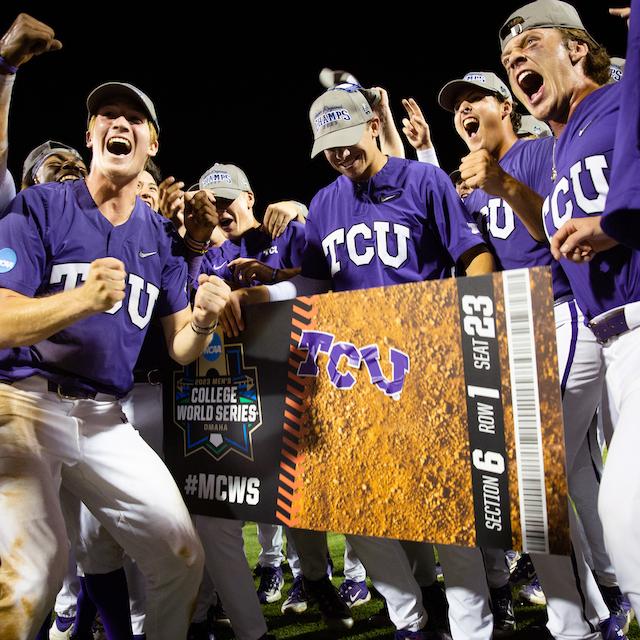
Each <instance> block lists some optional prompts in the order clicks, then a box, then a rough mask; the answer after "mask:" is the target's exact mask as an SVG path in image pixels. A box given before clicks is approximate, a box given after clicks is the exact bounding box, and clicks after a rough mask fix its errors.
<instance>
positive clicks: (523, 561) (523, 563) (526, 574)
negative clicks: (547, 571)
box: [509, 553, 536, 587]
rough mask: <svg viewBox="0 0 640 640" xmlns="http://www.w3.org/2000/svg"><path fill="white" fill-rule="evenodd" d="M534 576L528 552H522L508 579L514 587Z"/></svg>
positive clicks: (529, 580)
mask: <svg viewBox="0 0 640 640" xmlns="http://www.w3.org/2000/svg"><path fill="white" fill-rule="evenodd" d="M535 577H536V570H535V567H534V566H533V563H532V562H531V558H529V554H527V553H524V554H522V555H521V556H520V557H519V558H518V559H517V560H516V565H515V568H514V570H513V571H511V577H510V578H509V581H510V582H511V584H512V585H513V586H514V587H518V586H520V585H522V584H525V583H527V582H531V580H533V579H534V578H535Z"/></svg>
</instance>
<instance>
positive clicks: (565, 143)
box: [0, 0, 640, 640]
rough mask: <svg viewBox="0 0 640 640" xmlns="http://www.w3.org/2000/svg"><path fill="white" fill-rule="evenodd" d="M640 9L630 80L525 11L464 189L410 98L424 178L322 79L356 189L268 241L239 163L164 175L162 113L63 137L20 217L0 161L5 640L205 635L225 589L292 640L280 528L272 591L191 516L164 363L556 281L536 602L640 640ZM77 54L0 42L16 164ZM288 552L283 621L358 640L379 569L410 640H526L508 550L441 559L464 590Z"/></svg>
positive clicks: (392, 562) (0, 114) (548, 8)
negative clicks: (266, 326)
mask: <svg viewBox="0 0 640 640" xmlns="http://www.w3.org/2000/svg"><path fill="white" fill-rule="evenodd" d="M637 4H638V0H633V3H632V7H631V9H630V10H626V9H620V10H615V11H613V13H615V14H616V15H619V16H621V17H628V16H629V14H630V13H631V14H633V15H632V19H631V21H630V27H629V28H630V32H629V45H628V53H627V60H626V68H625V72H624V76H623V78H622V80H621V81H620V82H616V81H614V80H619V79H620V78H619V69H618V70H616V69H615V68H614V70H613V71H612V67H611V61H610V59H609V56H608V54H607V53H606V51H605V49H604V48H603V47H602V46H601V45H599V44H598V43H597V42H595V41H594V40H593V38H592V37H591V36H590V35H589V33H588V32H587V30H586V29H585V27H584V25H583V24H582V21H581V19H580V17H579V15H578V13H577V12H576V10H575V9H574V7H573V6H572V5H570V4H568V3H565V2H561V1H559V0H536V1H535V2H532V3H529V4H526V5H525V6H523V7H521V8H520V9H518V10H517V11H514V12H513V13H512V14H511V15H510V16H509V17H508V18H507V20H506V21H505V22H504V24H503V25H502V28H501V29H500V31H499V36H500V43H501V64H502V68H503V71H504V73H505V74H506V76H507V77H508V81H509V85H510V87H511V89H509V87H508V86H507V85H506V84H505V83H504V82H502V80H500V78H499V77H498V75H496V74H495V73H493V72H487V71H469V72H468V73H466V75H465V76H464V77H463V78H461V79H456V80H452V81H451V82H449V83H447V84H446V85H445V86H444V87H443V88H442V89H441V90H440V93H439V96H438V101H439V103H440V105H441V106H442V108H444V109H446V110H448V111H450V112H451V113H452V114H453V119H454V126H455V129H456V132H457V133H458V135H459V136H460V138H461V139H462V140H463V141H464V142H465V144H466V145H467V147H468V149H469V153H468V155H466V156H465V157H464V158H462V160H461V163H460V166H459V168H458V169H457V171H456V172H455V173H454V174H452V175H451V176H447V175H446V174H445V173H444V172H443V171H441V170H440V168H439V167H438V161H437V156H436V153H435V149H434V148H433V145H432V143H431V137H430V131H429V126H428V124H427V123H426V121H425V119H424V116H423V114H422V112H421V110H420V107H419V106H418V105H417V103H416V102H415V101H414V100H412V99H409V100H403V106H404V108H405V110H406V112H407V115H406V118H405V119H403V132H404V135H405V137H406V139H407V140H408V142H409V143H410V145H411V146H412V147H413V148H415V149H416V151H417V156H418V161H413V160H408V159H405V158H404V147H403V142H402V139H401V137H400V135H399V133H398V131H397V130H396V129H395V126H394V124H393V116H392V114H391V111H390V106H389V99H388V96H387V94H386V92H385V91H384V90H383V89H380V88H374V89H363V88H362V87H360V86H359V85H358V84H357V82H356V81H355V79H354V78H353V77H345V74H337V77H336V74H331V73H330V72H329V71H328V70H326V71H325V72H323V74H322V75H321V79H322V80H323V82H324V84H325V86H326V87H327V90H326V91H325V92H324V93H323V94H322V95H320V96H319V97H318V98H317V99H316V100H315V101H314V102H313V104H312V106H311V108H310V112H309V117H310V122H311V127H312V131H313V137H314V143H313V148H312V152H311V155H312V157H313V156H316V155H318V154H320V153H323V154H324V155H325V157H326V159H327V161H328V162H329V164H330V165H331V166H332V167H333V168H334V169H335V170H336V171H337V173H338V174H339V177H338V178H337V179H336V180H335V181H333V182H332V183H331V184H330V185H328V186H327V187H325V188H323V189H321V190H320V191H319V192H318V193H317V194H316V196H315V197H314V198H313V200H312V201H311V203H310V205H309V209H308V212H307V208H306V207H305V206H304V205H302V204H301V203H297V202H293V201H283V202H279V203H275V204H271V205H269V206H268V207H267V209H266V211H265V213H264V215H263V217H262V220H260V219H259V216H256V215H255V214H254V201H255V196H254V193H253V191H252V189H251V186H250V182H249V180H248V178H247V176H246V175H245V173H244V172H243V171H242V170H241V169H240V168H239V167H238V166H236V165H233V164H219V163H216V164H214V165H213V166H212V167H211V168H210V169H208V170H207V171H206V172H205V173H204V174H203V175H202V177H201V178H200V180H199V181H198V183H197V184H196V185H194V186H193V187H192V188H191V189H188V190H186V191H185V190H184V186H185V185H184V183H182V182H179V181H176V180H175V179H174V178H173V177H169V178H167V179H165V180H161V178H160V176H159V174H158V169H157V167H156V166H155V165H154V163H153V161H152V158H153V156H155V155H156V153H157V150H158V137H159V132H160V126H159V121H158V117H157V113H156V109H155V106H154V104H153V102H152V100H151V99H150V98H149V97H148V96H147V95H146V94H145V93H144V92H143V91H141V90H140V89H138V88H137V87H134V86H133V85H130V84H127V83H119V82H109V83H106V84H102V85H100V86H99V87H97V88H96V89H94V90H93V91H92V92H91V94H90V95H89V97H88V99H87V110H88V122H87V146H88V148H90V149H91V154H92V157H91V163H90V166H89V168H87V166H86V165H85V164H84V161H83V160H82V156H81V155H80V153H79V152H78V151H77V150H75V149H73V148H71V147H68V146H67V145H65V144H63V143H58V142H53V141H48V142H46V143H44V144H42V145H40V146H39V147H37V148H36V149H34V150H33V151H32V152H31V153H30V154H29V156H28V157H27V159H26V160H25V163H24V168H23V175H22V190H21V191H20V192H19V193H18V194H17V195H15V187H14V184H13V178H12V177H11V176H10V174H9V173H8V171H7V170H6V144H3V145H0V152H1V153H2V155H1V156H0V170H1V171H2V173H1V174H0V210H2V211H4V213H2V214H1V215H0V297H1V299H2V305H3V311H4V314H3V318H4V319H3V323H2V325H1V326H0V512H1V513H2V524H1V526H0V594H1V595H0V637H1V638H2V640H25V639H32V638H36V637H38V638H78V639H79V640H83V639H84V638H89V637H92V633H93V631H92V627H93V622H94V619H95V617H96V612H97V613H99V616H100V619H101V621H102V624H103V626H104V633H105V635H106V637H107V638H108V639H109V640H116V639H117V640H123V639H131V638H137V639H138V640H140V638H145V637H146V638H148V640H156V639H162V640H164V639H167V640H176V639H182V638H187V637H189V638H192V639H193V640H197V639H199V638H207V637H209V636H208V634H209V629H208V625H207V621H206V619H207V610H208V609H209V607H210V605H211V604H212V598H213V597H214V596H213V595H212V594H213V592H214V591H215V592H216V593H217V594H218V597H219V598H220V599H221V601H222V602H223V603H224V607H225V610H226V612H227V614H228V617H229V620H230V622H231V625H232V627H233V631H234V633H235V635H236V637H238V638H241V639H242V640H258V639H260V638H271V637H274V636H272V635H270V634H269V633H268V630H267V626H266V624H265V620H264V616H263V614H262V611H261V607H260V603H261V602H262V603H264V602H271V601H274V600H277V599H279V598H280V597H281V593H280V590H281V588H282V584H283V578H282V569H281V567H280V563H281V561H282V555H281V540H282V530H281V529H280V528H278V527H271V526H263V527H261V528H260V542H261V544H262V547H263V553H262V556H261V563H260V571H261V582H260V587H259V589H258V593H256V590H255V585H254V582H253V576H252V574H251V571H250V569H249V567H248V565H247V562H246V558H245V555H244V549H243V540H242V523H241V522H237V521H232V520H225V519H220V518H212V517H208V516H201V515H196V516H191V515H190V514H189V513H188V511H187V509H186V507H185V505H184V502H183V500H182V497H181V495H180V492H179V491H178V489H177V487H176V485H175V482H174V480H173V478H172V477H171V475H170V474H169V472H168V471H167V469H166V467H165V466H164V464H163V462H162V460H161V455H162V426H161V425H162V412H161V406H162V404H161V403H162V399H161V394H160V388H159V385H158V384H157V383H158V380H159V375H158V373H159V371H160V370H161V369H162V367H163V366H164V363H165V362H166V358H168V357H171V358H172V359H173V360H175V361H177V362H179V363H182V364H186V363H189V362H192V361H193V360H194V359H196V358H197V357H198V356H199V354H200V353H202V351H203V350H204V349H205V348H206V347H207V346H208V344H209V341H210V340H211V336H212V334H213V333H214V331H215V330H216V327H217V325H218V323H220V325H221V326H222V327H223V328H224V331H225V332H226V333H227V334H228V335H237V334H238V332H239V331H242V329H243V321H242V307H243V306H244V305H247V304H252V303H255V302H268V301H276V300H282V299H286V298H291V297H294V296H296V295H302V294H309V293H317V292H322V291H328V290H335V291H341V290H351V289H356V288H364V287H376V286H388V285H394V284H398V283H406V282H416V281H422V280H425V279H442V278H446V277H449V276H451V275H452V274H458V275H467V276H474V275H480V274H487V273H490V272H492V271H494V270H508V269H516V268H524V267H533V266H550V267H551V272H552V277H553V290H554V299H555V304H554V312H555V320H556V332H557V345H558V363H559V369H560V370H559V378H560V380H561V391H562V401H563V412H564V427H565V447H566V468H567V480H568V487H569V493H570V495H571V505H567V508H568V512H569V518H570V525H571V538H572V543H573V553H572V556H571V557H552V556H548V555H544V554H535V555H532V558H531V560H532V562H533V564H534V565H535V573H536V574H537V578H538V579H539V581H540V584H541V585H542V588H543V589H544V596H543V594H542V590H541V589H540V587H539V585H537V583H536V584H534V586H533V587H532V591H533V592H534V593H536V594H537V597H538V598H540V599H541V600H540V601H544V600H542V598H545V599H546V604H547V610H548V623H547V628H546V631H545V632H544V633H548V634H550V635H551V637H554V638H557V639H559V640H569V639H576V638H584V639H593V640H595V639H597V638H605V639H607V638H624V637H625V633H626V632H627V629H628V625H629V622H630V619H631V616H632V615H633V609H634V608H635V609H638V607H640V549H638V545H636V544H634V542H635V540H636V538H637V536H636V534H638V533H640V531H639V529H640V497H638V496H639V494H640V465H637V464H636V463H635V460H636V457H637V455H636V453H637V452H638V451H639V450H640V432H639V430H638V429H637V428H636V425H635V422H636V420H637V417H636V416H637V408H638V407H640V384H639V382H638V375H637V371H638V364H640V352H639V350H640V345H639V344H638V335H639V334H638V329H637V327H638V326H639V325H640V264H639V260H640V258H639V257H638V254H637V252H636V251H635V249H634V247H637V246H638V245H639V244H640V243H639V241H638V233H637V223H636V222H635V221H634V214H635V213H637V211H638V208H639V207H638V200H639V197H638V196H639V195H640V193H639V190H638V187H637V170H638V169H639V168H640V164H639V163H638V153H639V149H640V145H639V144H638V142H639V139H640V138H639V132H640V128H639V127H638V122H639V115H640V104H639V102H638V97H639V96H638V92H637V86H638V80H639V79H640V72H639V71H640V70H639V68H638V66H639V63H640V55H639V51H640V49H639V45H640V42H639V38H640V35H639V34H640V28H638V25H636V24H635V22H634V20H633V18H634V17H636V16H637V15H638V11H640V9H639V8H638V6H637ZM60 46H61V43H60V42H59V41H57V40H56V39H55V36H54V32H53V30H52V29H51V28H50V27H48V26H47V25H44V24H43V23H41V22H39V21H37V20H35V19H34V18H32V17H30V16H27V15H26V14H21V15H20V16H19V17H18V18H17V19H16V21H15V22H14V24H13V25H12V27H11V28H10V30H9V31H8V32H7V33H6V34H5V36H4V37H3V38H2V39H1V40H0V139H3V140H4V142H5V143H6V139H7V118H8V116H7V114H8V105H9V101H10V96H11V92H12V88H13V81H14V78H15V74H16V72H17V70H18V68H19V67H20V66H21V65H22V64H24V63H26V62H28V60H29V59H30V58H31V57H32V56H33V55H38V54H41V53H43V52H46V51H50V50H55V49H57V48H60ZM512 92H513V93H512ZM514 94H515V97H516V98H517V100H518V102H519V103H520V104H521V105H522V106H523V107H524V108H525V109H526V110H528V111H529V113H530V114H531V116H533V119H531V117H530V116H521V115H520V114H519V113H517V112H516V102H515V100H514V97H513V95H514ZM622 114H624V120H623V117H622ZM619 122H620V124H618V123H619ZM0 141H2V140H0ZM2 150H4V151H2ZM614 151H615V153H614ZM454 184H455V186H454ZM14 196H15V197H14ZM307 213H308V215H307ZM159 214H160V215H159ZM163 344H164V346H163ZM634 362H636V364H635V365H634ZM159 408H160V409H159ZM141 436H142V437H141ZM605 444H606V447H607V460H606V465H605V464H603V461H602V454H601V451H602V449H603V447H604V446H605ZM623 495H624V496H625V498H624V501H622V502H621V496H623ZM159 496H160V497H161V498H160V499H159ZM425 517H428V514H425ZM69 549H70V551H69ZM287 551H288V557H289V563H290V565H291V568H292V571H293V574H294V583H293V587H292V589H291V591H290V592H289V594H287V597H286V599H285V601H284V604H283V605H282V610H283V612H292V613H302V612H304V611H305V610H306V609H307V607H308V606H310V605H312V604H314V605H317V606H318V607H319V609H320V611H321V612H322V614H323V617H324V619H325V621H326V623H327V624H328V625H329V626H331V627H332V628H334V629H348V628H350V627H351V626H352V625H353V618H352V617H351V613H350V610H351V608H352V607H353V606H357V605H358V604H359V603H362V602H364V601H366V600H368V598H369V597H370V596H369V592H368V589H367V586H366V581H365V578H366V576H367V575H368V577H369V579H370V580H371V582H372V583H373V584H374V586H375V587H376V589H377V590H378V591H379V592H380V594H381V595H382V596H383V598H384V599H385V603H386V612H387V615H388V620H390V622H391V623H392V624H393V626H394V627H395V629H396V631H395V638H396V639H415V640H425V639H438V638H441V639H446V638H453V639H454V640H469V639H473V640H476V639H477V640H489V639H490V638H492V637H506V636H508V635H511V634H513V633H514V632H515V621H514V617H513V606H512V603H511V591H510V586H509V567H508V563H509V559H512V560H513V554H510V553H508V552H507V553H506V554H505V551H504V550H496V549H484V550H482V552H481V551H480V550H479V549H469V548H461V547H454V546H446V545H439V546H438V549H437V551H438V558H439V561H440V564H441V565H442V568H443V571H444V575H445V580H446V590H444V591H443V589H442V587H441V582H439V581H438V579H437V574H436V564H435V558H434V549H433V546H432V545H428V544H415V543H412V544H402V543H400V542H399V541H396V540H387V539H379V538H370V537H366V536H356V535H349V536H347V546H346V552H345V553H346V555H345V577H346V579H345V581H344V583H343V584H342V585H341V587H340V589H339V590H336V589H335V587H334V586H333V584H332V583H331V581H330V575H329V574H330V566H328V563H327V556H328V550H327V541H326V536H325V534H322V533H318V532H313V531H305V530H295V529H292V530H288V531H287ZM513 561H514V562H515V560H513ZM518 571H519V572H520V573H521V574H522V573H524V574H526V576H525V577H526V578H533V576H534V570H533V567H532V565H531V564H530V563H527V562H525V561H521V562H520V564H519V568H518ZM54 603H55V614H56V615H55V620H54V621H53V623H52V608H53V607H54ZM194 607H195V610H194ZM447 607H448V615H445V611H446V610H447ZM541 633H543V632H541Z"/></svg>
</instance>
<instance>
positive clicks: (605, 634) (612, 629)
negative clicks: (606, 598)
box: [600, 614, 628, 640]
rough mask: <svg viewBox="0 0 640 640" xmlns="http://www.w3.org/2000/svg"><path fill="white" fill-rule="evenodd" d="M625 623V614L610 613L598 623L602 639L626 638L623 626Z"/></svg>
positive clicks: (618, 639)
mask: <svg viewBox="0 0 640 640" xmlns="http://www.w3.org/2000/svg"><path fill="white" fill-rule="evenodd" d="M626 623H627V617H626V615H624V614H622V615H612V616H611V617H610V618H607V619H606V620H603V621H602V622H601V623H600V633H602V638H603V640H628V639H627V636H626V631H625V630H624V626H625V624H626Z"/></svg>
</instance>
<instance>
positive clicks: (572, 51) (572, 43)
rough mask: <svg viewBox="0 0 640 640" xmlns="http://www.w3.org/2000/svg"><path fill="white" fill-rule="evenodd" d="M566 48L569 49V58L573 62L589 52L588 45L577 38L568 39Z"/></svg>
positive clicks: (578, 60)
mask: <svg viewBox="0 0 640 640" xmlns="http://www.w3.org/2000/svg"><path fill="white" fill-rule="evenodd" d="M567 48H568V49H569V58H570V59H571V62H573V64H576V63H578V62H580V60H582V58H586V57H587V54H588V53H589V45H588V44H587V43H586V42H580V41H578V40H569V42H568V43H567Z"/></svg>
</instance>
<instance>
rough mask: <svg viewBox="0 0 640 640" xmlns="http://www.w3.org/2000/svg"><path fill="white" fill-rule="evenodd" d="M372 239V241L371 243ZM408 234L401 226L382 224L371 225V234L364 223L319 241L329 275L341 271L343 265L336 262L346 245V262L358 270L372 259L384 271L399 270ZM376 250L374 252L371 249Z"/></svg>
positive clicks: (332, 233) (405, 251)
mask: <svg viewBox="0 0 640 640" xmlns="http://www.w3.org/2000/svg"><path fill="white" fill-rule="evenodd" d="M391 233H393V235H394V237H395V240H394V241H393V244H395V246H396V254H395V255H391V251H390V249H389V244H390V242H389V235H390V234H391ZM374 235H375V240H374V239H373V237H374ZM410 235H411V230H410V229H409V227H406V226H404V225H402V224H398V223H395V222H394V223H393V230H391V224H390V223H389V222H385V221H378V222H374V223H373V230H372V229H371V227H369V226H368V225H367V224H366V223H364V222H360V223H358V224H354V225H353V226H352V227H351V228H350V229H349V230H348V231H346V230H345V229H344V228H339V229H336V230H335V231H332V232H331V233H330V234H329V235H328V236H326V237H325V238H324V240H323V241H322V250H323V251H324V255H325V256H327V258H329V261H330V262H331V275H332V276H333V275H335V274H336V273H338V271H340V269H341V268H342V265H341V264H340V260H339V259H338V247H339V246H340V245H343V244H346V247H347V255H348V256H349V260H351V262H353V264H355V265H357V266H362V265H365V264H369V263H370V262H371V261H372V260H373V258H374V256H375V255H377V256H378V260H380V262H382V264H384V265H386V266H387V267H393V268H394V269H399V268H400V267H401V266H402V265H403V264H404V263H405V262H406V261H407V243H408V240H409V237H410ZM374 246H375V248H374Z"/></svg>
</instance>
